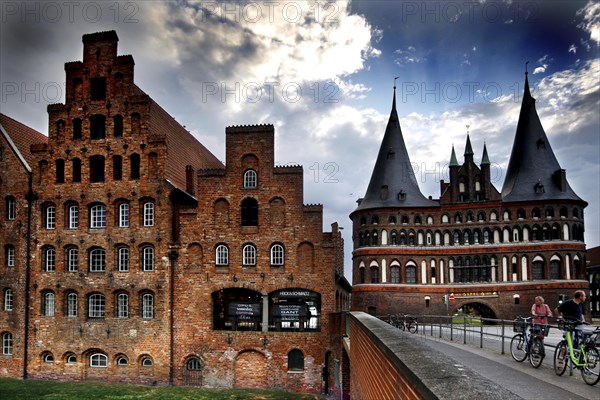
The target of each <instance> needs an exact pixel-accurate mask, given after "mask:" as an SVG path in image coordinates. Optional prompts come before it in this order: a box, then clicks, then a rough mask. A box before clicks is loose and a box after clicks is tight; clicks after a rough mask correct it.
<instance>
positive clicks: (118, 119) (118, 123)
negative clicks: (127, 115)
mask: <svg viewBox="0 0 600 400" xmlns="http://www.w3.org/2000/svg"><path fill="white" fill-rule="evenodd" d="M113 135H114V137H122V136H123V116H122V115H119V114H117V115H115V116H114V117H113Z"/></svg>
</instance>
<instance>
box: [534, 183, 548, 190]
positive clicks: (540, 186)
mask: <svg viewBox="0 0 600 400" xmlns="http://www.w3.org/2000/svg"><path fill="white" fill-rule="evenodd" d="M534 188H535V192H536V193H545V192H546V191H545V190H544V185H542V182H540V181H538V183H536V184H535V186H534Z"/></svg>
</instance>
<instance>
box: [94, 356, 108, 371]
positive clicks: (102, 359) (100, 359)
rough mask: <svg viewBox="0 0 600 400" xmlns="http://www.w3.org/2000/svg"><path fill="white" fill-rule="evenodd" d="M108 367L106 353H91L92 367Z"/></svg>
mask: <svg viewBox="0 0 600 400" xmlns="http://www.w3.org/2000/svg"><path fill="white" fill-rule="evenodd" d="M106 367H108V357H107V356H106V354H102V353H94V354H92V355H90V368H106Z"/></svg>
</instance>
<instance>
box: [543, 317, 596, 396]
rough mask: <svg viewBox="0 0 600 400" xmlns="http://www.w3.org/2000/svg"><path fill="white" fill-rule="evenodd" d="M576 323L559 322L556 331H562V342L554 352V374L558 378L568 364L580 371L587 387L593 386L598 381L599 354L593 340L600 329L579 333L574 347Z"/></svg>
mask: <svg viewBox="0 0 600 400" xmlns="http://www.w3.org/2000/svg"><path fill="white" fill-rule="evenodd" d="M579 324H580V322H578V321H567V320H559V321H558V329H560V330H562V331H564V332H565V333H564V334H563V338H564V339H563V340H561V341H560V342H559V343H558V345H557V346H556V350H555V351H554V372H556V375H558V376H560V375H562V374H564V373H565V371H566V369H567V365H568V364H569V362H571V364H572V365H573V367H575V368H577V369H579V370H581V377H582V378H583V380H584V381H585V383H587V384H588V385H595V384H596V383H598V381H599V380H600V352H599V351H598V349H597V348H596V343H595V340H594V338H595V337H596V336H597V335H598V333H600V328H596V329H595V330H593V331H589V330H588V331H585V330H584V331H579V335H578V336H579V337H578V338H577V339H578V343H576V345H574V336H575V335H577V333H578V332H577V330H576V329H575V327H576V326H577V325H579Z"/></svg>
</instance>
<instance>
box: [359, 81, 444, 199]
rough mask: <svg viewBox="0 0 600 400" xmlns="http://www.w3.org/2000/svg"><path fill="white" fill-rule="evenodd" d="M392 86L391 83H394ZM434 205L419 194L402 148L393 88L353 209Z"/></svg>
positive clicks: (404, 147)
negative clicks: (363, 187)
mask: <svg viewBox="0 0 600 400" xmlns="http://www.w3.org/2000/svg"><path fill="white" fill-rule="evenodd" d="M394 83H395V81H394ZM434 206H437V203H435V202H433V201H431V200H429V199H427V198H426V197H425V196H423V194H422V193H421V190H420V189H419V185H418V183H417V179H416V177H415V173H414V171H413V168H412V164H411V162H410V158H409V157H408V151H407V150H406V145H405V144H404V138H403V137H402V131H401V129H400V120H399V118H398V113H397V111H396V86H395V85H394V97H393V100H392V110H391V112H390V118H389V120H388V123H387V127H386V128H385V134H384V135H383V140H382V141H381V147H380V148H379V154H378V155H377V161H375V167H374V168H373V174H372V175H371V181H370V182H369V187H368V188H367V193H366V194H365V197H364V198H363V200H362V201H360V204H359V205H358V207H357V209H356V210H357V211H358V210H366V209H373V208H383V207H434Z"/></svg>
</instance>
